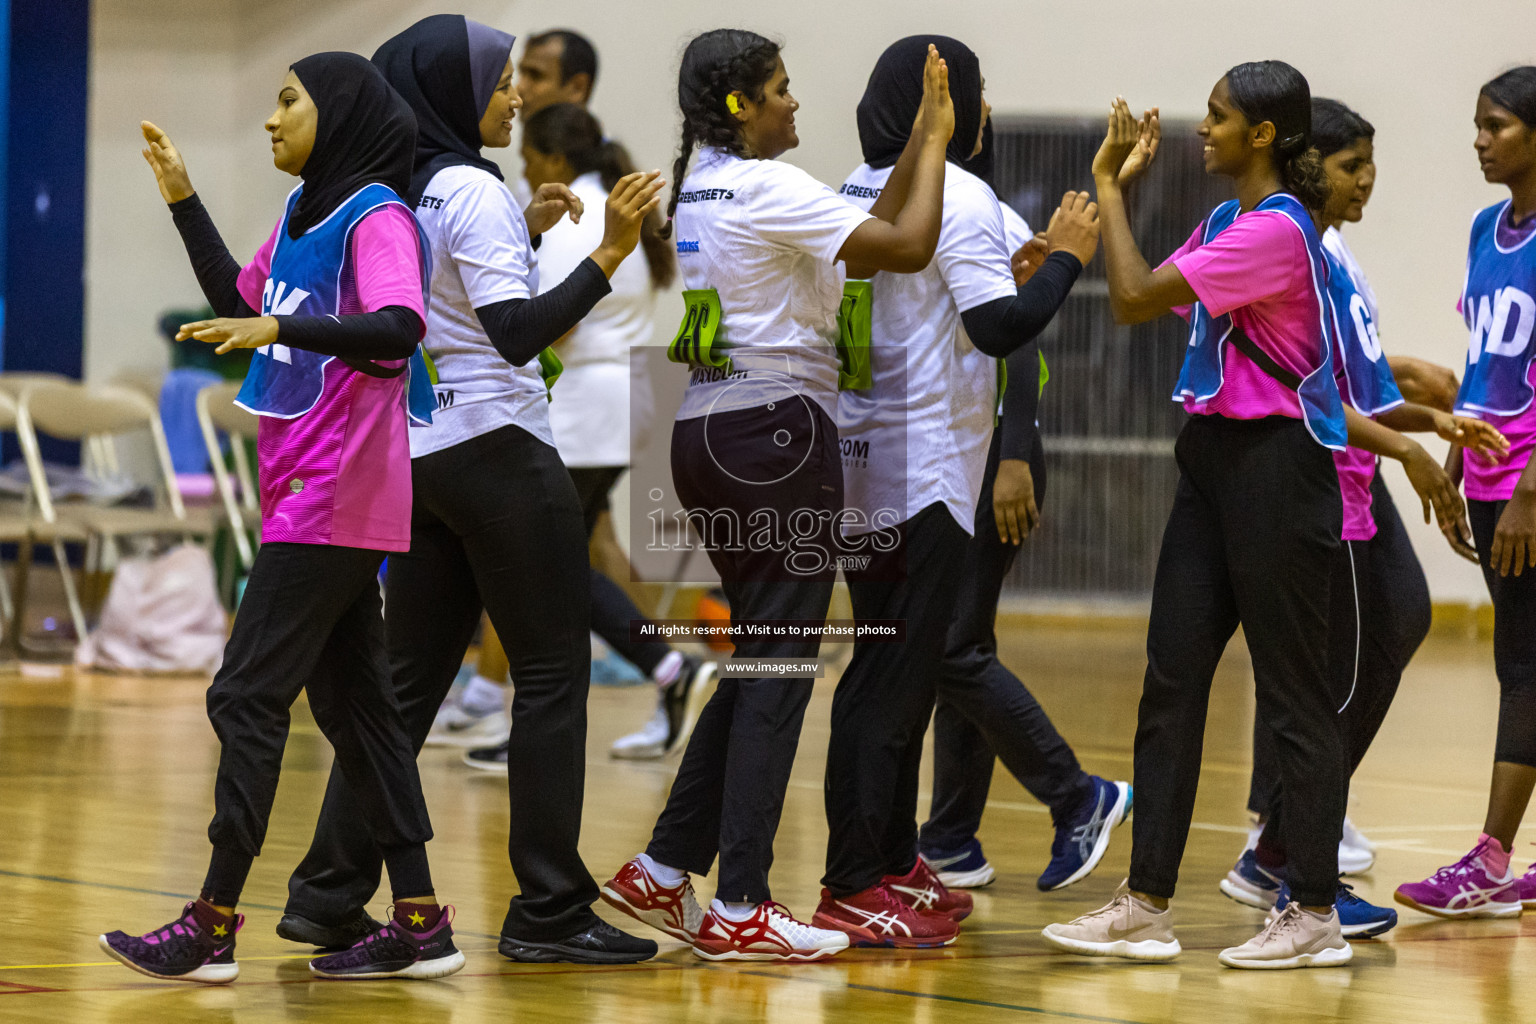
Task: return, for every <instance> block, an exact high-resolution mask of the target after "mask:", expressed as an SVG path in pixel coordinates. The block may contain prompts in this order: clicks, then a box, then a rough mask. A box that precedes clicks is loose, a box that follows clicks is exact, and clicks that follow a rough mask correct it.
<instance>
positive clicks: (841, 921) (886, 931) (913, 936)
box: [811, 883, 960, 949]
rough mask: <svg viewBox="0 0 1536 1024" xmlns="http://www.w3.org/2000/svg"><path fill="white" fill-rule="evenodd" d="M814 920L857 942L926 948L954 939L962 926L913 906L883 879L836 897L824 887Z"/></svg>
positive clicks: (819, 925) (815, 922)
mask: <svg viewBox="0 0 1536 1024" xmlns="http://www.w3.org/2000/svg"><path fill="white" fill-rule="evenodd" d="M811 923H812V924H814V925H816V926H817V927H818V928H836V929H838V930H839V931H844V932H847V933H848V941H849V942H850V943H852V944H853V945H855V946H895V947H896V948H897V949H925V948H927V947H929V946H947V945H949V944H950V943H951V942H954V941H955V937H956V936H957V935H959V933H960V926H959V925H957V924H955V922H953V921H951V920H950V919H949V918H947V917H945V916H944V915H943V914H936V913H934V912H933V911H920V910H914V909H913V908H912V907H911V906H909V905H908V904H906V903H903V902H902V901H901V899H900V898H899V897H897V895H896V894H895V893H893V892H891V890H890V889H888V888H886V886H885V885H884V884H883V883H882V884H881V885H872V886H870V887H869V888H868V889H865V890H864V891H863V892H861V893H855V894H854V895H852V896H845V897H843V898H842V899H833V898H832V894H831V893H830V892H828V891H827V890H825V889H823V890H821V905H820V906H818V907H817V908H816V916H814V917H812V918H811Z"/></svg>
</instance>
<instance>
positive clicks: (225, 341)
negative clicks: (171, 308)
mask: <svg viewBox="0 0 1536 1024" xmlns="http://www.w3.org/2000/svg"><path fill="white" fill-rule="evenodd" d="M176 340H177V341H201V342H203V343H204V344H207V345H217V346H219V347H218V348H216V349H214V354H215V355H223V354H224V353H226V352H230V351H232V350H234V349H237V348H261V347H262V346H263V345H271V344H272V343H274V342H276V341H277V317H275V316H241V317H232V316H221V317H219V318H218V319H216V320H197V321H195V322H193V323H190V324H182V325H181V330H179V331H177V332H176Z"/></svg>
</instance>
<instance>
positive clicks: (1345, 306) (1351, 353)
mask: <svg viewBox="0 0 1536 1024" xmlns="http://www.w3.org/2000/svg"><path fill="white" fill-rule="evenodd" d="M1323 256H1324V258H1325V259H1327V261H1328V314H1329V319H1330V320H1331V321H1332V324H1333V335H1334V338H1335V339H1337V341H1338V346H1339V353H1340V355H1339V361H1338V373H1337V379H1338V382H1339V393H1340V396H1341V397H1343V398H1345V399H1346V400H1348V402H1349V404H1350V405H1352V406H1354V407H1355V411H1356V412H1359V413H1360V414H1361V415H1362V416H1377V415H1379V414H1381V413H1384V412H1386V411H1387V410H1388V409H1391V408H1393V407H1395V406H1399V405H1402V404H1403V395H1402V392H1400V391H1399V390H1398V389H1397V378H1396V377H1393V376H1392V368H1391V367H1389V366H1388V365H1387V361H1386V359H1384V358H1383V357H1382V354H1381V341H1380V339H1379V338H1377V336H1376V321H1375V320H1374V319H1373V318H1372V317H1371V307H1370V303H1368V302H1366V301H1365V296H1364V295H1361V294H1360V292H1359V290H1358V289H1357V288H1356V287H1355V279H1354V278H1353V277H1351V276H1350V273H1349V268H1348V267H1346V266H1345V265H1344V264H1343V263H1341V262H1340V261H1339V260H1338V259H1337V258H1336V257H1335V256H1334V255H1333V253H1331V252H1328V250H1326V249H1324V250H1323Z"/></svg>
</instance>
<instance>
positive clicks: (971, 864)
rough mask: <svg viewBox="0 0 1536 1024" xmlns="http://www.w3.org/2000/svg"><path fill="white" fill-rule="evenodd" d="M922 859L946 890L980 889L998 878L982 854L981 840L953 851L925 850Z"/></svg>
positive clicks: (973, 840)
mask: <svg viewBox="0 0 1536 1024" xmlns="http://www.w3.org/2000/svg"><path fill="white" fill-rule="evenodd" d="M922 857H923V860H925V861H927V862H928V866H929V867H930V868H932V869H933V873H934V874H936V875H938V876H939V881H941V882H943V883H944V887H945V888H946V889H980V888H981V887H982V886H984V885H991V884H992V880H993V879H994V878H996V877H997V872H996V871H993V870H992V865H991V864H988V863H987V855H986V854H984V853H982V852H981V840H980V839H975V838H972V839H969V840H967V841H966V842H965V843H964V845H962V846H957V847H955V848H954V849H953V850H939V849H931V850H924V851H923V853H922Z"/></svg>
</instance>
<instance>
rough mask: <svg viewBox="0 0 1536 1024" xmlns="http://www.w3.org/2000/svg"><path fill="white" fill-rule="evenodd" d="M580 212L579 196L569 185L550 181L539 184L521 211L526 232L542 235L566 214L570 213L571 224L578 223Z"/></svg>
mask: <svg viewBox="0 0 1536 1024" xmlns="http://www.w3.org/2000/svg"><path fill="white" fill-rule="evenodd" d="M581 213H582V204H581V197H580V196H578V195H577V194H576V193H574V192H572V191H571V190H570V188H569V187H567V186H565V185H561V184H559V183H558V182H553V181H551V182H546V183H545V184H543V185H540V186H539V190H538V191H537V192H535V193H534V194H533V201H532V202H531V203H529V204H528V209H526V210H524V211H523V219H524V220H525V221H527V222H528V234H530V235H542V234H543V233H544V232H546V231H548V230H549V229H550V228H552V227H554V226H555V225H556V224H558V223H560V218H561V217H563V216H565V215H566V214H570V216H571V223H572V224H580V223H581Z"/></svg>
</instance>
